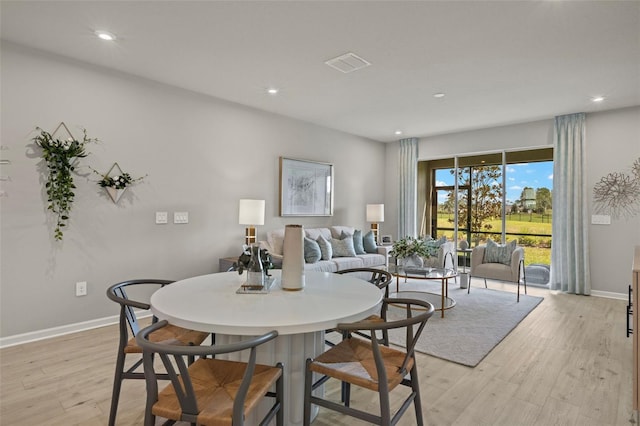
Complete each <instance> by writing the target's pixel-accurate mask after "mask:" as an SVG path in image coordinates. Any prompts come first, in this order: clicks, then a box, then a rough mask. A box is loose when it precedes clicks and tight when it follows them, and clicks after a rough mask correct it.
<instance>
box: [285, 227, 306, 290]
mask: <svg viewBox="0 0 640 426" xmlns="http://www.w3.org/2000/svg"><path fill="white" fill-rule="evenodd" d="M282 256H283V257H282V289H283V290H291V291H298V290H302V289H303V288H304V230H303V228H302V225H287V226H285V228H284V242H283V244H282Z"/></svg>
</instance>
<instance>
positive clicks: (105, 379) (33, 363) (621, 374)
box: [0, 283, 634, 426]
mask: <svg viewBox="0 0 640 426" xmlns="http://www.w3.org/2000/svg"><path fill="white" fill-rule="evenodd" d="M490 287H491V288H496V289H497V288H502V289H504V290H506V291H515V289H514V287H513V286H511V285H508V284H499V283H492V284H490ZM529 294H534V295H542V296H544V297H545V300H544V301H543V302H542V303H541V304H540V305H539V306H538V307H537V308H536V309H535V310H534V311H533V312H532V313H531V314H529V316H528V317H527V318H525V319H524V320H523V321H522V322H521V323H520V324H519V325H518V327H517V328H516V329H515V330H513V331H512V332H511V333H510V334H509V335H508V336H507V337H506V338H505V340H503V341H502V342H501V343H500V344H499V345H498V346H497V347H496V348H495V349H494V350H493V351H492V352H491V353H490V354H489V355H488V356H487V357H486V358H485V359H484V360H483V361H482V362H481V363H480V364H479V365H478V366H477V367H476V368H469V367H464V366H461V365H458V364H454V363H451V362H447V361H443V360H441V359H438V358H433V357H430V356H427V355H422V354H419V355H418V364H419V370H420V385H421V389H422V403H423V411H424V417H425V423H426V424H427V425H430V426H432V425H510V426H513V425H545V426H546V425H581V426H582V425H627V426H629V425H631V424H634V421H633V413H632V407H631V393H632V387H631V386H632V384H631V381H632V379H631V372H632V349H631V339H627V338H626V335H625V330H624V328H625V325H626V320H625V315H626V310H625V302H624V301H621V300H612V299H604V298H598V297H585V296H574V295H566V294H554V293H553V292H548V291H547V290H544V289H539V288H532V287H530V288H529ZM116 347H117V329H116V327H115V326H109V327H103V328H99V329H95V330H90V331H86V332H82V333H76V334H72V335H67V336H62V337H57V338H52V339H48V340H44V341H40V342H34V343H29V344H24V345H20V346H15V347H11V348H5V349H2V350H1V351H0V361H1V364H0V365H1V370H0V386H1V390H0V405H1V409H0V424H1V425H3V426H10V425H106V424H107V417H108V412H109V403H110V398H111V386H112V380H113V368H114V363H115V350H116ZM327 392H328V393H329V394H336V393H337V392H339V390H338V389H337V387H335V386H333V387H330V388H329V389H328V390H327ZM394 393H396V392H395V391H394ZM352 396H353V402H352V404H353V405H354V406H359V407H369V408H370V410H371V411H376V410H377V408H376V407H377V403H376V400H375V394H372V393H370V392H369V391H359V390H356V389H355V388H354V391H353V393H352ZM144 398H145V389H144V383H143V381H132V380H127V381H125V382H124V385H123V392H122V396H121V400H120V407H119V410H118V424H119V425H141V424H142V423H143V412H142V411H143V406H144ZM411 410H412V408H410V410H409V411H408V412H407V414H405V416H404V417H403V419H402V420H401V421H400V423H399V424H400V425H404V426H410V425H414V424H415V416H414V413H413V412H412V411H411ZM313 424H314V426H340V425H344V426H351V425H356V424H364V423H362V422H358V421H355V420H353V419H351V418H346V417H343V416H340V415H337V414H334V413H332V412H328V411H325V410H321V411H320V414H319V416H318V418H317V419H316V420H315V422H314V423H313Z"/></svg>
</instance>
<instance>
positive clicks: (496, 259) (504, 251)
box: [483, 238, 518, 265]
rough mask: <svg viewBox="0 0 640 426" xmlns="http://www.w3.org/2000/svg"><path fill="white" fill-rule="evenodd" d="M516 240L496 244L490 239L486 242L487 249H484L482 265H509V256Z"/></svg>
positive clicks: (514, 247)
mask: <svg viewBox="0 0 640 426" xmlns="http://www.w3.org/2000/svg"><path fill="white" fill-rule="evenodd" d="M517 244H518V240H513V241H510V242H508V243H507V244H498V243H496V242H494V241H493V240H492V239H490V238H489V239H488V240H487V247H486V248H485V249H484V260H483V263H502V264H504V265H511V255H512V254H513V251H514V250H515V249H516V246H517Z"/></svg>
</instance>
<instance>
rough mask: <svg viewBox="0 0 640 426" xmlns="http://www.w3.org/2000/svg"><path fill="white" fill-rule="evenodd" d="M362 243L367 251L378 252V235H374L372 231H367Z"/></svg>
mask: <svg viewBox="0 0 640 426" xmlns="http://www.w3.org/2000/svg"><path fill="white" fill-rule="evenodd" d="M362 245H363V246H364V251H365V252H367V253H374V254H375V253H378V245H377V244H376V237H375V235H373V232H372V231H369V232H367V233H366V234H365V235H364V237H362Z"/></svg>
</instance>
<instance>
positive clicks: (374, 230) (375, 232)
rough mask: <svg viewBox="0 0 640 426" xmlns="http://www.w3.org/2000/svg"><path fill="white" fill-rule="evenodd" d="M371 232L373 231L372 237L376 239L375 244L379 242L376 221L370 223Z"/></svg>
mask: <svg viewBox="0 0 640 426" xmlns="http://www.w3.org/2000/svg"><path fill="white" fill-rule="evenodd" d="M371 232H373V238H375V240H376V244H380V240H379V238H378V237H379V235H380V232H379V229H378V224H377V223H372V224H371Z"/></svg>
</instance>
